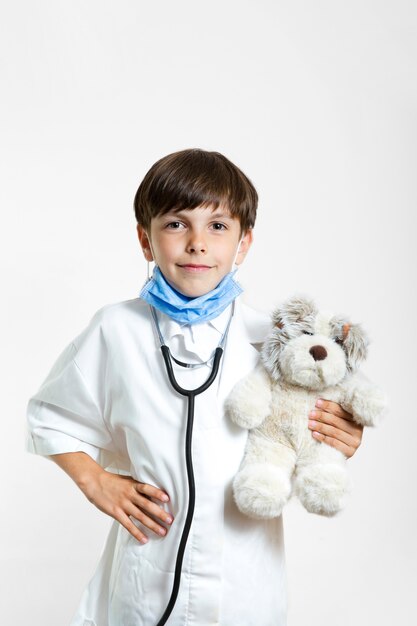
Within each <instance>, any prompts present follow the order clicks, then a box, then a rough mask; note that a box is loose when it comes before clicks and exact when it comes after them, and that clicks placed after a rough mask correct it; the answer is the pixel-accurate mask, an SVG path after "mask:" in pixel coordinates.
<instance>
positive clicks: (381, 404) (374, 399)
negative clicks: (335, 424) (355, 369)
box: [351, 385, 387, 426]
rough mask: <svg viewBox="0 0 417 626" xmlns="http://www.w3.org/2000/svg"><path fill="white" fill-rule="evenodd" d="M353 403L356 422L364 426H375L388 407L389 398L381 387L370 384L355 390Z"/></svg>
mask: <svg viewBox="0 0 417 626" xmlns="http://www.w3.org/2000/svg"><path fill="white" fill-rule="evenodd" d="M351 405H352V414H353V417H354V419H355V422H357V423H358V424H362V425H363V426H375V425H376V424H378V422H379V421H380V419H381V417H382V415H383V413H384V411H385V409H386V406H387V400H386V397H385V395H384V394H383V393H382V392H381V391H380V390H379V389H377V388H376V387H372V386H371V385H369V386H366V387H360V388H359V389H357V390H355V391H354V393H353V397H352V400H351Z"/></svg>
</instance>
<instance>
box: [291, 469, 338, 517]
mask: <svg viewBox="0 0 417 626" xmlns="http://www.w3.org/2000/svg"><path fill="white" fill-rule="evenodd" d="M349 485H350V484H349V477H348V474H347V472H346V470H345V468H343V467H340V466H339V465H310V466H307V467H305V468H303V469H302V470H300V471H299V472H298V473H297V476H296V479H295V483H294V491H295V493H296V495H297V496H298V498H299V499H300V501H301V503H302V504H303V506H304V508H305V509H307V511H309V513H316V514H317V515H327V516H328V517H331V516H332V515H335V514H336V513H338V512H339V511H340V510H341V509H342V508H343V505H344V501H345V496H346V494H347V493H348V492H349Z"/></svg>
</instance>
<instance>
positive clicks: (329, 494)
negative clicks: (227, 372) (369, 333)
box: [225, 296, 385, 519]
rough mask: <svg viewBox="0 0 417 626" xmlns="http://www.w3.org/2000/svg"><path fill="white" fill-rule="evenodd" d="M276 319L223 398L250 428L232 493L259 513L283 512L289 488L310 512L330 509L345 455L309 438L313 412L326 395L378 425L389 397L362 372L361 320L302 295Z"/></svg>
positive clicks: (343, 475) (339, 500)
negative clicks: (256, 356)
mask: <svg viewBox="0 0 417 626" xmlns="http://www.w3.org/2000/svg"><path fill="white" fill-rule="evenodd" d="M272 321H273V328H272V331H271V333H270V334H269V336H268V337H267V339H266V341H265V343H264V344H263V348H262V351H261V360H260V363H259V364H258V366H257V367H256V369H255V370H254V371H253V372H251V373H250V374H249V375H248V376H247V377H246V378H244V379H243V380H241V381H239V382H238V383H237V384H236V385H235V387H234V388H233V389H232V392H231V394H230V395H229V397H228V398H227V399H226V403H225V409H226V414H227V415H228V416H229V417H230V418H231V419H232V420H233V422H235V423H236V424H238V425H239V426H241V427H242V428H247V429H249V434H248V440H247V444H246V449H245V454H244V457H243V460H242V463H241V466H240V469H239V471H238V473H237V475H236V476H235V479H234V482H233V494H234V498H235V501H236V504H237V506H238V508H239V510H240V511H241V512H242V513H245V514H246V515H248V516H250V517H253V518H258V519H268V518H273V517H277V516H278V515H280V514H281V512H282V509H283V506H284V505H285V503H286V502H287V500H288V498H289V497H290V495H291V494H294V495H297V496H298V498H299V500H300V501H301V503H302V504H303V506H304V507H305V508H306V509H307V511H309V512H311V513H317V514H319V515H327V516H332V515H334V514H335V513H337V512H338V511H339V510H340V509H341V508H342V507H343V504H344V500H345V496H346V494H347V492H348V491H349V487H350V484H349V480H348V474H347V471H346V458H345V456H344V454H343V453H342V452H340V451H339V450H336V449H335V448H333V447H331V446H329V445H328V444H326V443H321V442H319V441H317V440H315V439H314V438H313V437H312V435H311V431H310V430H309V428H308V413H309V411H310V410H312V409H313V408H314V407H315V403H316V400H317V399H318V398H319V397H321V398H324V399H326V400H331V401H333V402H338V403H339V404H341V406H342V407H343V408H344V409H345V410H346V411H348V412H349V413H351V414H352V416H353V419H354V420H355V421H356V422H357V423H358V424H363V425H364V426H374V425H375V424H376V422H377V421H378V419H379V417H380V416H381V414H382V412H383V409H384V407H385V398H384V396H383V394H382V393H381V392H380V391H379V390H378V389H377V388H376V387H375V386H374V385H373V384H371V383H370V382H369V381H368V380H367V379H366V378H365V376H364V375H363V374H361V373H360V372H359V371H358V367H359V365H360V363H361V362H362V361H363V360H364V359H365V358H366V354H367V345H368V339H367V337H366V335H365V332H364V331H363V330H362V328H361V327H360V325H358V324H351V323H350V322H349V321H348V319H347V318H345V317H344V316H341V315H332V314H329V313H325V312H319V311H318V310H317V308H316V306H315V304H314V303H313V301H312V300H310V299H308V298H305V297H299V296H297V297H294V298H291V299H290V300H288V301H287V302H285V303H284V305H283V306H282V307H279V308H277V309H276V310H275V311H274V312H273V314H272Z"/></svg>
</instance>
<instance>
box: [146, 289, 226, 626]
mask: <svg viewBox="0 0 417 626" xmlns="http://www.w3.org/2000/svg"><path fill="white" fill-rule="evenodd" d="M150 309H151V313H152V318H153V321H154V325H155V330H156V332H157V335H158V338H159V342H160V348H161V352H162V356H163V358H164V362H165V367H166V370H167V374H168V378H169V382H170V383H171V385H172V387H173V388H174V389H175V391H176V392H177V393H179V394H180V395H182V396H185V397H186V398H188V408H187V430H186V435H185V461H186V465H187V479H188V494H189V499H188V510H187V516H186V519H185V524H184V528H183V531H182V535H181V541H180V544H179V548H178V553H177V560H176V563H175V574H174V583H173V586H172V592H171V597H170V599H169V602H168V605H167V607H166V609H165V612H164V614H163V615H162V617H161V619H160V620H159V622H158V624H157V626H163V624H165V623H166V621H167V619H168V618H169V616H170V614H171V612H172V610H173V608H174V606H175V602H176V600H177V596H178V591H179V588H180V578H181V568H182V562H183V558H184V552H185V547H186V544H187V539H188V535H189V532H190V528H191V523H192V520H193V514H194V505H195V483H194V470H193V461H192V452H191V442H192V435H193V422H194V400H195V397H196V396H198V395H199V394H200V393H203V391H206V389H208V388H209V387H210V385H212V383H213V382H214V381H215V379H216V377H217V374H218V372H219V367H220V360H221V358H222V355H223V351H224V347H225V345H226V340H227V335H228V333H229V328H230V324H231V321H232V317H233V314H234V310H235V302H234V301H233V302H232V308H231V312H230V317H229V321H228V323H227V326H226V329H225V331H224V333H223V335H222V337H221V339H220V343H219V345H218V346H217V348H216V349H215V351H214V356H211V357H210V359H208V361H205V362H204V363H183V362H182V361H179V360H178V359H176V358H175V357H173V356H172V354H171V351H170V349H169V348H168V346H167V345H166V344H165V341H164V338H163V336H162V333H161V329H160V328H159V324H158V318H157V316H156V311H155V309H154V307H153V306H152V305H150ZM172 361H174V362H175V363H177V365H180V366H181V367H186V368H189V369H195V368H196V367H202V366H203V365H208V364H209V363H210V361H213V365H212V369H211V372H210V375H209V376H208V378H207V380H206V381H205V382H204V383H203V384H202V385H200V387H197V388H196V389H184V388H183V387H181V386H180V385H179V384H178V382H177V380H176V378H175V374H174V371H173V369H172Z"/></svg>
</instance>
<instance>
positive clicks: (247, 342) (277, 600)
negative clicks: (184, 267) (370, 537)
mask: <svg viewBox="0 0 417 626" xmlns="http://www.w3.org/2000/svg"><path fill="white" fill-rule="evenodd" d="M229 310H230V308H229V309H227V310H226V311H225V312H223V313H222V315H221V316H219V317H218V318H216V319H215V320H213V321H212V322H210V323H208V324H204V325H198V326H200V328H198V327H194V328H195V336H194V341H195V338H196V337H197V339H198V341H196V343H195V344H193V334H192V332H191V331H190V329H189V327H188V331H187V332H188V334H187V332H186V331H185V330H184V329H181V328H180V327H179V325H178V324H177V323H176V322H174V321H172V320H170V319H169V318H168V317H167V316H165V315H164V314H160V313H158V318H159V320H160V324H161V330H162V333H163V335H164V337H165V340H166V342H167V343H168V344H169V345H171V347H172V353H173V354H174V355H175V356H178V357H179V358H183V359H184V357H185V356H187V358H190V353H192V352H193V351H194V352H195V353H197V355H198V357H199V358H200V360H204V359H205V358H207V356H208V354H207V353H211V352H212V351H213V349H214V348H215V347H216V345H217V343H218V341H219V339H220V337H221V332H222V331H223V329H224V326H225V322H227V319H228V315H229ZM204 328H206V330H207V332H205V331H204ZM268 328H269V320H268V319H267V318H266V316H264V315H263V314H260V313H257V312H255V311H254V310H253V309H250V308H249V307H247V306H246V305H245V304H243V303H242V302H240V299H239V298H238V299H237V300H236V307H235V314H234V317H233V320H232V323H231V327H230V331H229V336H228V340H227V345H226V350H225V353H224V355H223V359H222V364H221V370H220V375H219V377H218V378H217V379H216V381H215V382H214V383H213V385H212V386H211V387H210V388H209V389H208V390H207V391H205V392H204V393H203V394H202V395H200V396H198V397H197V398H196V403H195V419H194V430H193V464H194V473H195V483H196V505H195V513H194V519H193V523H192V526H191V531H190V534H189V537H188V543H187V548H186V552H185V555H184V561H183V568H182V576H181V586H180V591H179V594H178V598H177V602H176V605H175V607H174V610H173V612H172V613H171V616H170V618H169V620H168V624H169V625H170V626H184V625H187V626H191V625H192V626H197V625H198V626H209V625H214V624H221V625H222V626H284V624H285V623H286V617H285V615H286V579H285V563H284V545H283V529H282V520H281V518H278V519H274V520H270V521H259V520H252V519H250V518H248V517H246V516H244V515H242V514H241V513H240V512H239V511H238V509H237V508H236V505H235V504H234V501H233V497H232V490H231V486H232V480H233V476H234V475H235V473H236V472H237V470H238V468H239V464H240V461H241V459H242V455H243V452H244V447H245V442H246V437H247V431H245V430H243V429H240V428H239V427H237V426H236V425H234V424H233V423H231V422H230V421H229V420H228V419H226V418H225V416H224V414H223V402H224V399H225V398H226V396H227V395H228V393H229V392H230V390H231V388H232V387H233V385H234V384H235V382H237V381H238V380H239V379H240V378H242V377H243V376H245V375H246V374H247V373H248V372H249V371H250V370H251V369H252V368H253V367H254V365H255V363H256V361H257V359H258V352H257V350H256V348H255V347H254V346H255V344H258V343H259V342H261V341H262V339H263V337H264V336H265V333H266V332H267V329H268ZM181 334H182V335H183V336H184V338H183V339H182V344H181V337H180V335H181ZM204 338H205V339H206V341H203V339H204ZM213 343H214V345H213ZM199 344H201V350H200V351H199V348H198V345H199ZM196 345H197V348H196V347H195V346H196ZM181 346H182V352H183V353H181ZM178 351H179V352H180V353H178ZM194 356H196V355H194ZM196 360H198V358H197V357H196ZM207 368H208V366H204V367H202V368H199V369H198V370H185V369H184V368H180V367H178V366H175V367H174V371H175V373H176V375H177V376H178V380H179V382H180V384H182V385H183V386H185V387H189V388H191V387H196V386H198V385H199V384H200V383H201V378H204V379H205V378H206V377H207V373H208V369H207ZM186 402H187V401H186V398H184V397H182V396H179V395H178V394H177V393H176V392H175V391H174V390H173V389H172V388H171V386H170V385H169V383H168V380H167V374H166V371H165V366H164V363H163V359H162V355H161V351H160V348H159V343H158V341H157V339H156V336H155V332H154V327H153V325H152V322H151V316H150V311H149V307H148V305H147V304H146V303H145V302H143V301H142V300H140V299H139V298H135V299H133V300H128V301H125V302H121V303H117V304H112V305H108V306H105V307H104V308H102V309H101V310H99V311H98V312H97V313H96V314H95V316H94V317H93V319H92V320H91V322H90V324H89V326H88V327H87V328H86V329H85V330H84V331H83V332H82V333H81V334H80V335H79V336H78V337H76V338H75V340H74V341H73V342H72V343H71V344H70V345H69V346H68V347H67V348H66V349H65V350H64V352H63V353H62V354H61V355H60V357H59V358H58V360H57V362H56V363H55V365H54V366H53V368H52V370H51V372H50V373H49V375H48V377H47V379H46V380H45V382H44V383H43V384H42V386H41V387H40V389H39V391H38V392H37V393H36V394H35V395H34V396H33V397H32V398H31V399H30V401H29V405H28V423H29V443H28V447H29V450H30V451H31V452H34V453H37V454H42V455H49V454H58V453H62V452H74V451H84V452H86V453H88V454H89V455H91V456H92V457H93V458H94V459H95V460H97V461H98V462H100V463H101V464H102V465H103V466H104V467H108V468H111V469H112V471H125V472H128V473H129V474H131V475H132V476H133V477H134V478H135V479H136V480H140V481H141V482H146V483H149V484H152V485H156V486H158V487H161V488H162V489H164V490H165V491H166V492H167V493H168V494H169V496H170V502H169V503H168V505H164V508H165V509H166V510H167V511H170V512H171V513H172V514H173V516H174V518H175V519H174V522H173V524H172V526H171V528H170V529H169V531H168V533H167V535H166V536H165V537H158V536H157V535H156V534H155V533H153V532H152V531H150V530H149V529H146V528H144V527H142V530H144V532H145V534H146V535H147V536H148V538H149V540H148V543H147V544H144V545H143V544H140V543H139V542H138V541H137V540H136V539H135V538H133V537H132V536H131V535H130V534H129V533H128V532H127V531H126V530H125V529H124V528H123V527H122V526H121V525H120V524H118V523H117V522H114V523H113V526H112V528H111V531H110V533H109V536H108V539H107V543H106V546H105V549H104V553H103V555H102V558H101V560H100V562H99V564H98V567H97V570H96V572H95V574H94V576H93V578H92V580H91V581H90V584H89V586H88V587H87V589H86V590H85V592H84V594H83V597H82V600H81V604H80V606H79V608H78V611H77V614H76V616H75V617H74V619H73V621H72V622H71V626H154V625H156V624H157V622H158V620H159V619H160V617H161V616H162V614H163V612H164V610H165V607H166V605H167V603H168V600H169V597H170V595H171V590H172V583H173V572H174V569H175V560H176V555H177V551H178V545H179V540H180V537H181V533H182V529H183V526H184V521H185V515H186V511H187V504H188V488H187V476H186V467H185V455H184V441H185V428H186ZM136 523H137V524H138V526H140V527H141V525H140V523H139V522H136Z"/></svg>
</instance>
